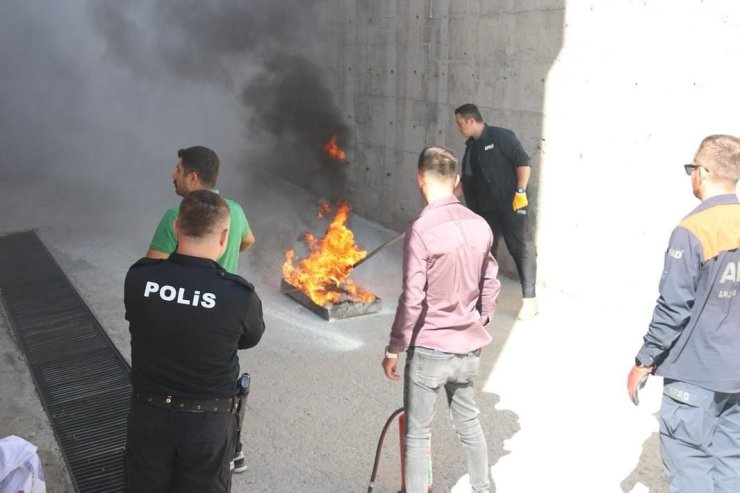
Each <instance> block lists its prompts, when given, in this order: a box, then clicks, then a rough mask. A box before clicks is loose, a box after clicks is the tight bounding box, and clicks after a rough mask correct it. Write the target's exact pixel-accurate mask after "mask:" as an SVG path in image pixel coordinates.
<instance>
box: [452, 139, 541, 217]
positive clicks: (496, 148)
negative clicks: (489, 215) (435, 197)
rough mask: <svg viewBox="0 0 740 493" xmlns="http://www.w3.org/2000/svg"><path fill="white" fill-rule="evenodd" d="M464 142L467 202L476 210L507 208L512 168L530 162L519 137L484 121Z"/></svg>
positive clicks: (514, 179)
mask: <svg viewBox="0 0 740 493" xmlns="http://www.w3.org/2000/svg"><path fill="white" fill-rule="evenodd" d="M465 145H466V147H465V155H464V156H463V165H462V181H463V192H464V193H465V201H466V203H467V204H468V206H469V207H470V208H471V209H472V210H473V211H475V212H477V213H482V212H490V211H495V210H511V201H512V199H513V198H514V193H515V192H516V186H517V176H516V168H518V167H520V166H531V165H530V163H529V156H528V155H527V153H526V152H525V151H524V149H523V148H522V145H521V143H520V142H519V139H517V137H516V135H515V134H514V132H512V131H511V130H508V129H506V128H501V127H493V126H490V125H486V126H485V127H484V128H483V132H481V135H480V137H478V138H477V139H473V138H470V139H468V141H467V142H466V143H465Z"/></svg>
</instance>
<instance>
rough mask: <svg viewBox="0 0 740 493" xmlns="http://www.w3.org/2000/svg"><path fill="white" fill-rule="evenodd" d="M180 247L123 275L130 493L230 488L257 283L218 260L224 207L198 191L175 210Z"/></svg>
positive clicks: (256, 332)
mask: <svg viewBox="0 0 740 493" xmlns="http://www.w3.org/2000/svg"><path fill="white" fill-rule="evenodd" d="M175 232H176V234H177V241H178V245H177V251H176V252H175V253H173V254H172V255H170V257H169V258H168V259H164V260H154V259H141V260H139V261H138V262H137V263H136V264H134V265H133V266H132V267H131V268H130V269H129V271H128V274H127V275H126V283H125V294H124V303H125V306H126V319H127V320H128V321H129V323H130V326H129V331H130V333H131V384H132V386H133V396H132V401H131V408H130V411H129V417H128V435H127V441H126V452H125V482H126V486H125V489H126V491H127V492H137V493H141V492H162V493H164V492H168V493H169V492H171V491H176V492H178V493H180V492H204V491H209V492H228V491H230V489H231V471H230V462H231V459H232V458H233V457H234V453H235V448H236V444H237V440H238V437H237V415H236V413H237V409H238V397H237V394H238V391H239V389H238V386H237V380H238V378H239V359H238V356H237V349H246V348H250V347H254V346H255V345H257V343H258V342H259V340H260V338H261V337H262V334H263V332H264V328H265V325H264V321H263V319H262V304H261V301H260V299H259V297H258V296H257V294H256V293H255V292H254V287H253V286H252V285H251V284H250V283H248V282H247V281H246V280H244V279H243V278H241V277H239V276H237V275H234V274H230V273H228V272H226V271H225V270H224V269H223V268H222V267H220V266H219V265H218V263H217V262H216V260H217V259H218V258H219V257H221V255H222V254H223V252H224V249H225V248H226V242H227V240H228V232H229V208H228V205H227V204H226V202H224V200H223V199H222V198H221V197H220V196H219V195H218V194H216V193H213V192H210V191H206V190H199V191H196V192H192V193H190V194H188V195H187V196H186V197H185V198H184V199H183V200H182V203H181V204H180V211H179V215H178V218H177V220H176V221H175Z"/></svg>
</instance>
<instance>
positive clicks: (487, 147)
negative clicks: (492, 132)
mask: <svg viewBox="0 0 740 493" xmlns="http://www.w3.org/2000/svg"><path fill="white" fill-rule="evenodd" d="M493 147H494V146H493V144H488V145H487V146H485V147H484V148H483V150H484V151H491V150H493Z"/></svg>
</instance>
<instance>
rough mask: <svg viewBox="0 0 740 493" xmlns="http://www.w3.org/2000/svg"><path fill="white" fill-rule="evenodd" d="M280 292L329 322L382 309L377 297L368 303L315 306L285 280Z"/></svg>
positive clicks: (345, 302) (281, 284) (282, 281)
mask: <svg viewBox="0 0 740 493" xmlns="http://www.w3.org/2000/svg"><path fill="white" fill-rule="evenodd" d="M280 290H281V291H282V292H283V293H285V294H286V295H288V296H289V297H291V298H293V299H294V300H296V301H297V302H298V303H300V304H301V305H303V306H305V307H306V308H308V309H309V310H311V311H312V312H314V313H315V314H317V315H319V316H321V317H322V318H324V319H326V320H329V321H332V320H340V319H344V318H351V317H357V316H359V315H368V314H370V313H376V312H379V311H380V308H381V307H382V303H381V300H380V298H378V297H376V298H375V299H374V300H373V301H371V302H370V303H364V302H362V301H342V302H341V303H337V304H334V305H330V306H321V305H317V304H316V303H314V302H313V300H312V299H311V298H309V297H308V296H307V295H306V294H305V293H304V292H303V291H301V290H300V289H298V288H296V287H295V286H293V285H292V284H289V283H288V282H287V281H286V280H285V279H281V280H280Z"/></svg>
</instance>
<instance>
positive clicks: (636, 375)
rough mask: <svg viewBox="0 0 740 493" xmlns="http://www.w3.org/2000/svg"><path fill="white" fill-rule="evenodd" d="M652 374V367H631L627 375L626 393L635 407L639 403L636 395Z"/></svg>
mask: <svg viewBox="0 0 740 493" xmlns="http://www.w3.org/2000/svg"><path fill="white" fill-rule="evenodd" d="M652 372H653V367H652V366H633V367H632V370H630V374H629V375H627V392H628V393H629V396H630V400H632V403H633V404H634V405H635V406H636V405H638V404H639V403H640V399H639V397H638V396H637V394H638V392H639V391H640V389H642V388H643V387H644V386H645V382H647V379H648V376H649V375H650V374H651V373H652Z"/></svg>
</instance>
